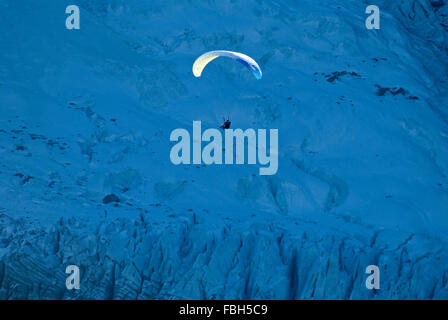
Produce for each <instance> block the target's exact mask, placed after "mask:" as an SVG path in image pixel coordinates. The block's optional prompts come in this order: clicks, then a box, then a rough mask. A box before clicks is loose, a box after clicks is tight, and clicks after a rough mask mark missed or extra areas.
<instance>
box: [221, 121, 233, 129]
mask: <svg viewBox="0 0 448 320" xmlns="http://www.w3.org/2000/svg"><path fill="white" fill-rule="evenodd" d="M230 124H231V122H230V120H229V119H227V120H224V123H223V124H222V126H220V128H221V129H223V130H226V129H229V128H230Z"/></svg>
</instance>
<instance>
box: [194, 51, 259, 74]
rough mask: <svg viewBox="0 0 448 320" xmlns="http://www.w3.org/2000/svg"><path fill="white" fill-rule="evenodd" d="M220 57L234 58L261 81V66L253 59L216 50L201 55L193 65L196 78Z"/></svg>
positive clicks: (240, 54) (235, 53)
mask: <svg viewBox="0 0 448 320" xmlns="http://www.w3.org/2000/svg"><path fill="white" fill-rule="evenodd" d="M218 57H228V58H232V59H234V60H237V61H239V62H240V63H242V64H243V65H245V66H246V67H247V68H248V69H249V70H250V71H251V72H252V74H253V75H254V76H255V78H257V79H261V77H262V75H263V74H262V72H261V69H260V66H259V65H258V64H257V63H256V62H255V60H254V59H252V58H251V57H249V56H247V55H245V54H242V53H239V52H233V51H226V50H216V51H209V52H206V53H204V54H203V55H201V56H200V57H199V58H197V59H196V61H195V62H194V64H193V74H194V76H195V77H200V76H201V74H202V70H204V68H205V67H206V66H207V64H208V63H209V62H211V61H213V60H215V59H216V58H218Z"/></svg>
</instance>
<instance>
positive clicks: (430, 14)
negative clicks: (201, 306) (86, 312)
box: [0, 0, 448, 299]
mask: <svg viewBox="0 0 448 320" xmlns="http://www.w3.org/2000/svg"><path fill="white" fill-rule="evenodd" d="M77 2H78V3H77V4H78V5H79V7H80V10H81V24H80V25H81V28H80V30H67V29H66V28H65V19H66V17H67V14H66V13H65V8H66V6H67V5H69V4H71V3H68V2H66V1H57V0H47V1H40V2H37V1H28V2H19V1H12V0H1V1H0V18H1V21H2V22H3V23H4V25H5V26H8V27H7V28H1V29H0V43H1V48H2V49H1V50H0V106H1V109H0V110H1V113H0V181H1V184H0V299H447V298H448V209H447V208H448V178H447V174H448V109H447V106H448V90H447V89H448V83H447V80H448V79H447V71H448V69H447V67H448V56H447V54H448V38H447V34H448V33H447V31H448V3H446V1H444V0H438V1H434V0H394V1H385V0H377V1H376V2H375V3H374V4H375V5H377V6H378V7H379V8H380V9H381V29H380V30H367V29H366V27H365V22H364V21H365V19H366V17H367V15H366V14H365V12H364V11H365V8H366V7H367V6H368V5H369V4H372V3H370V2H367V1H355V0H347V1H343V2H341V1H335V0H322V1H316V0H302V1H300V2H298V1H292V0H291V1H290V0H270V1H268V0H246V1H237V0H222V1H205V0H204V1H199V0H197V1H191V0H178V1H171V0H164V1H162V0H153V1H139V0H128V1H124V0H109V1H106V0H79V1H77ZM216 49H225V50H232V51H237V52H244V53H247V54H248V55H250V56H251V57H253V58H254V59H255V60H256V61H257V62H258V63H259V65H260V67H261V69H262V70H263V79H262V80H259V81H257V80H255V79H253V75H252V74H250V72H248V71H247V70H246V69H245V68H244V66H242V65H240V64H235V63H229V61H226V60H227V59H222V60H223V61H219V60H220V59H217V60H216V61H214V62H213V63H211V64H210V65H209V66H207V69H206V70H204V72H203V74H202V77H201V78H199V79H197V78H195V77H194V76H193V74H192V72H191V67H192V64H193V62H194V60H195V59H196V57H198V56H199V55H200V54H201V53H203V52H206V51H210V50H216ZM223 117H225V118H227V117H229V118H230V120H231V121H232V127H235V128H243V129H244V128H255V129H258V128H261V129H264V128H274V129H278V130H279V131H278V133H279V164H278V172H277V174H276V175H274V176H259V175H258V169H259V168H258V167H257V166H246V165H238V166H236V165H235V166H205V165H189V166H175V165H173V164H172V163H171V162H170V159H169V154H170V149H171V147H172V143H171V142H170V141H169V135H170V132H171V131H172V130H174V129H176V128H191V124H192V121H195V120H200V121H202V125H203V127H204V128H217V127H218V126H219V125H220V124H221V122H222V118H223ZM72 264H74V265H77V266H79V267H80V269H81V288H80V290H67V289H66V287H65V279H66V277H67V275H66V274H65V269H66V267H67V266H68V265H72ZM369 265H377V266H378V267H379V269H380V270H381V278H380V279H381V286H380V289H377V290H368V289H367V288H366V286H365V281H366V278H367V276H368V275H367V274H366V273H365V270H366V267H367V266H369Z"/></svg>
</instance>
